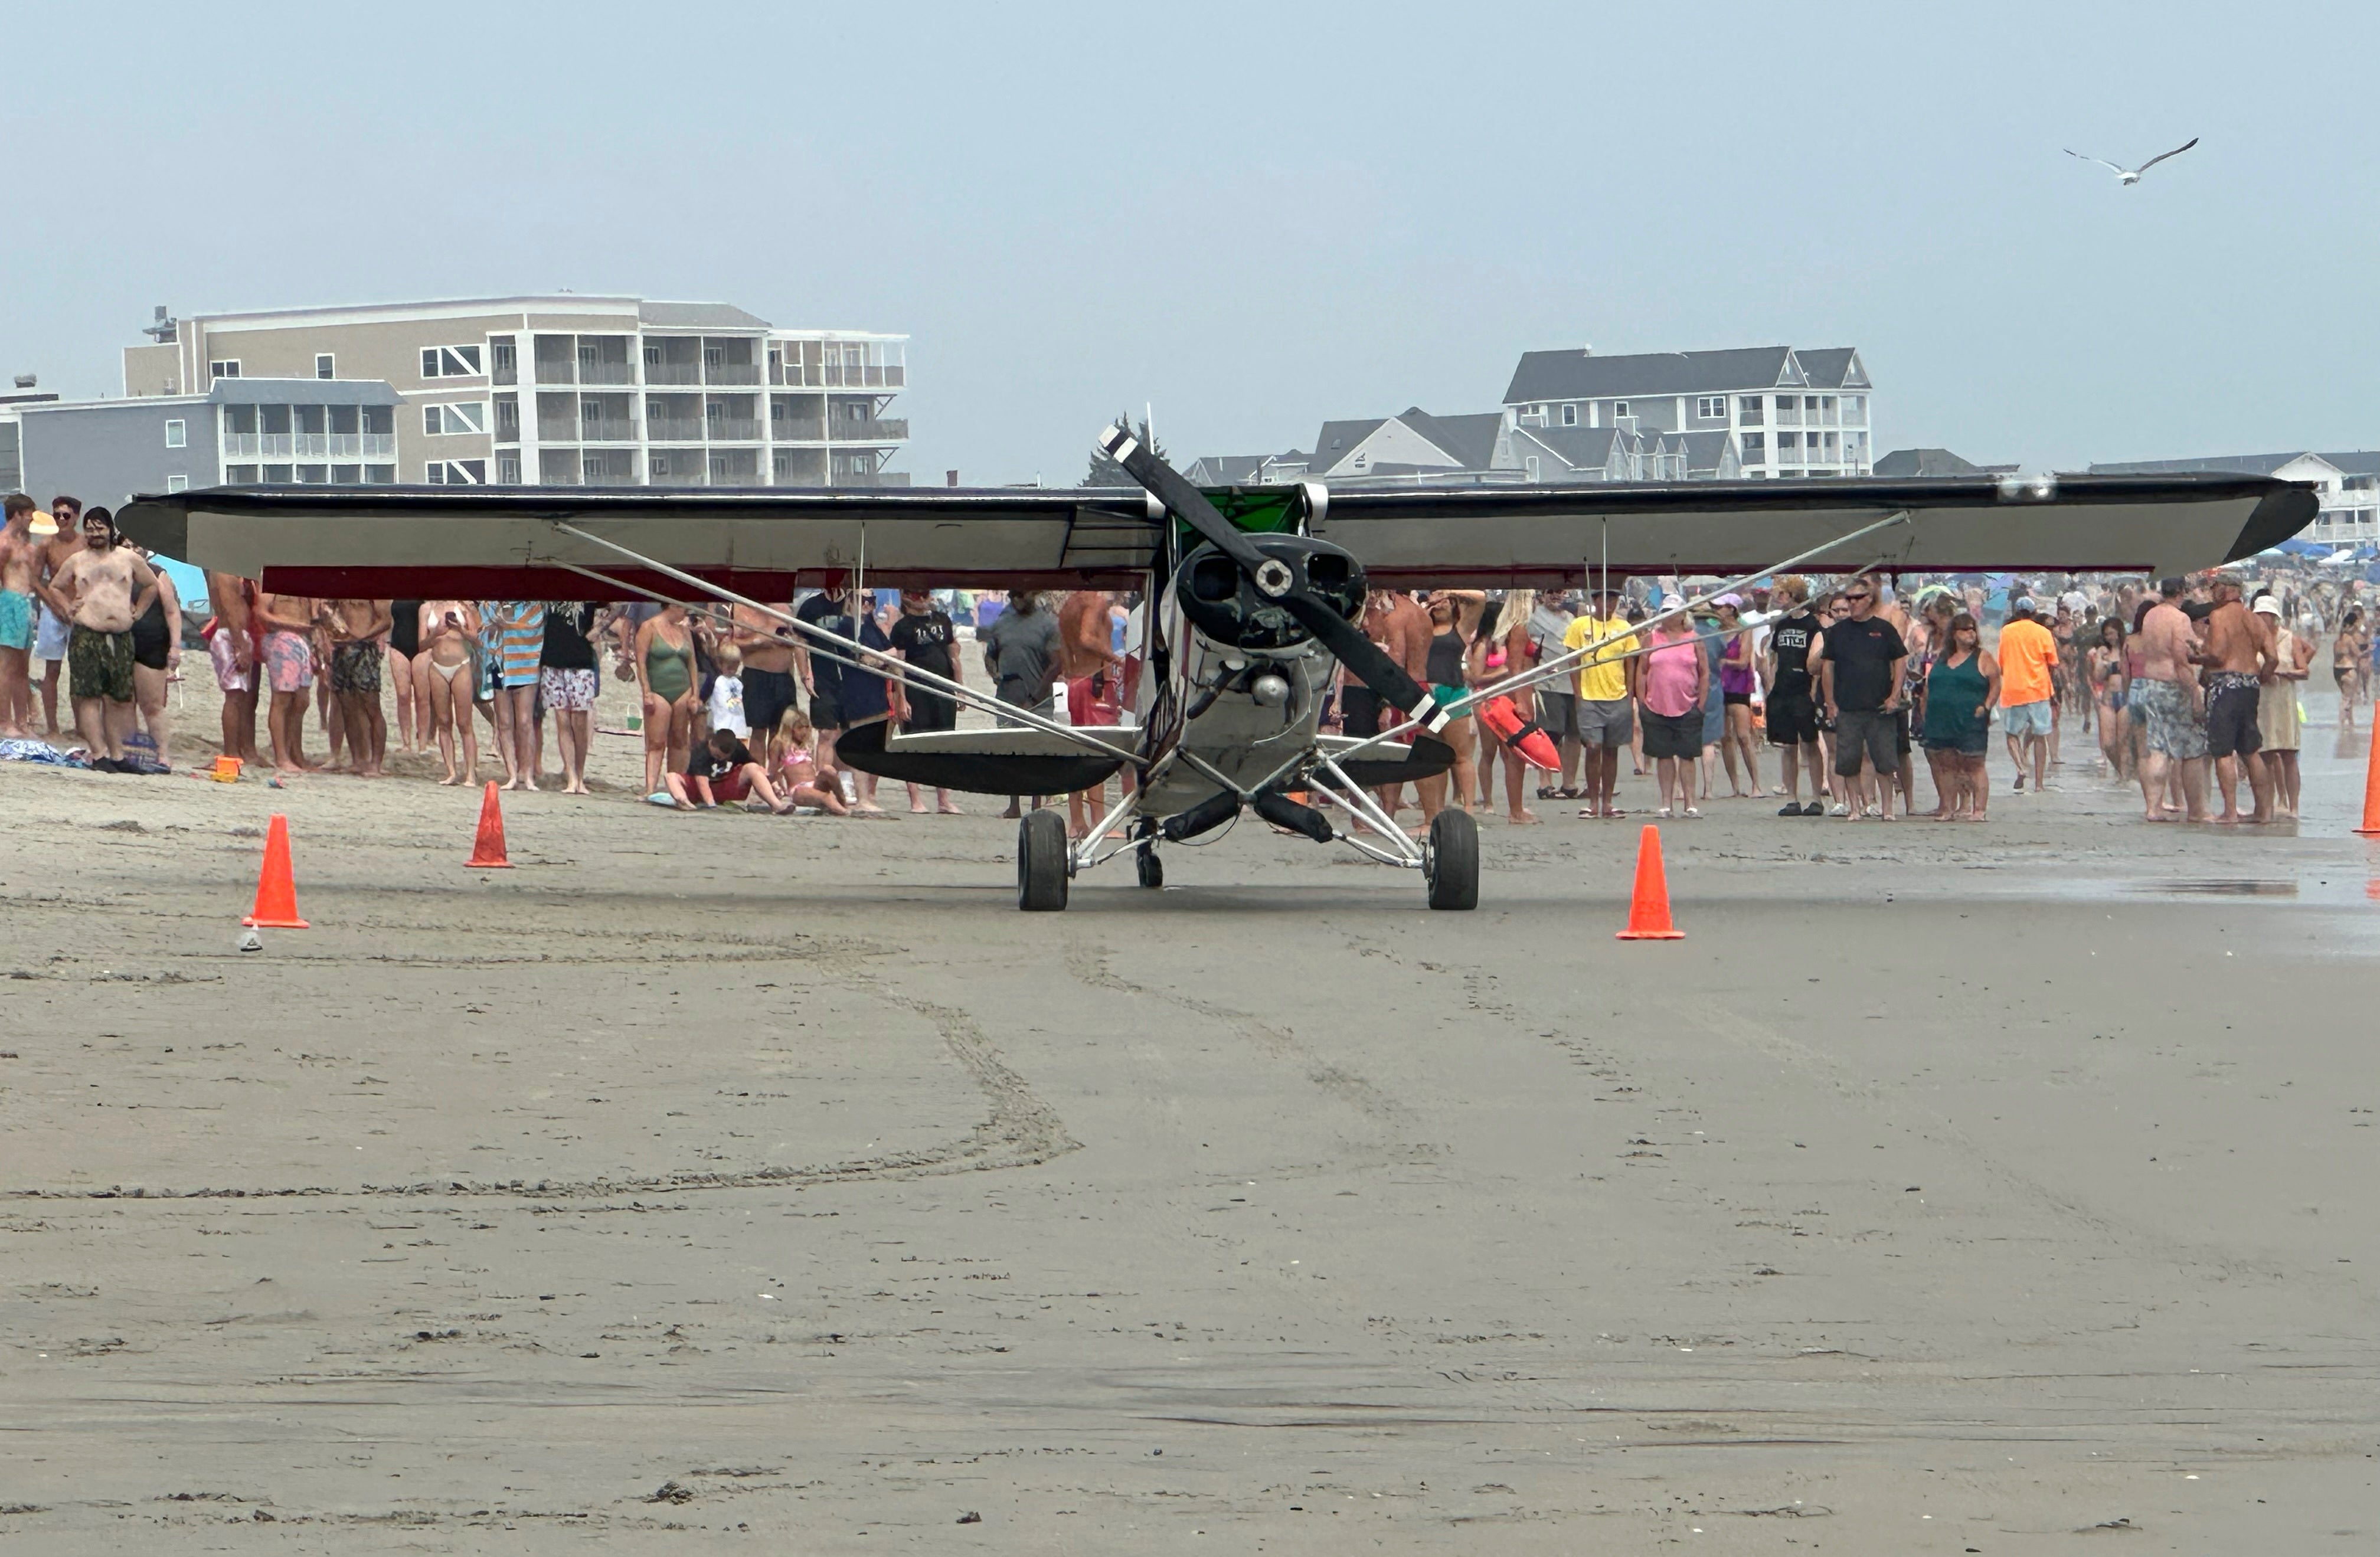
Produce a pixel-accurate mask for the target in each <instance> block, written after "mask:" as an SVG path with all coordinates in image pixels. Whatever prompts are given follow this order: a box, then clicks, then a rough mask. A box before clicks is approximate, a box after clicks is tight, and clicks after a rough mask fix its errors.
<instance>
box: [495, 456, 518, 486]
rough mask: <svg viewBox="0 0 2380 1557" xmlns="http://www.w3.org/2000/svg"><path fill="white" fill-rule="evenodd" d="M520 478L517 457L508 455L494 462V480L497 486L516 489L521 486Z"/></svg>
mask: <svg viewBox="0 0 2380 1557" xmlns="http://www.w3.org/2000/svg"><path fill="white" fill-rule="evenodd" d="M520 476H521V467H520V459H519V457H518V456H512V455H508V456H505V457H504V458H503V459H500V460H498V461H496V480H497V482H498V483H499V484H501V485H504V486H508V487H516V486H518V485H520V484H521V479H520Z"/></svg>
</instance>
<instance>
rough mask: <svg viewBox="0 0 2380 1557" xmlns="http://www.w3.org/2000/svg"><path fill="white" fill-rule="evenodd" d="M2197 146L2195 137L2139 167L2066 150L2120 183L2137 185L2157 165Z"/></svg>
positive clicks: (2157, 155) (2072, 149)
mask: <svg viewBox="0 0 2380 1557" xmlns="http://www.w3.org/2000/svg"><path fill="white" fill-rule="evenodd" d="M2197 144H2198V137H2196V136H2194V135H2193V136H2192V137H2191V138H2190V140H2189V141H2188V142H2187V143H2186V144H2184V145H2180V146H2176V147H2175V148H2174V149H2173V150H2172V151H2170V152H2159V153H2157V154H2156V155H2155V156H2154V157H2151V158H2150V159H2149V160H2148V161H2146V162H2144V163H2143V164H2141V165H2140V166H2138V167H2118V166H2117V165H2116V164H2114V163H2111V162H2109V161H2108V160H2107V158H2105V157H2083V153H2082V152H2078V151H2076V150H2074V148H2073V147H2071V146H2069V147H2068V148H2066V154H2067V155H2068V156H2070V157H2083V161H2084V162H2086V163H2097V164H2099V165H2100V166H2101V167H2104V168H2106V169H2107V170H2108V171H2109V172H2111V173H2113V174H2114V175H2115V176H2116V178H2117V180H2118V182H2119V183H2124V184H2137V183H2139V182H2140V181H2141V175H2142V174H2143V173H2146V172H2147V171H2148V170H2149V169H2151V168H2153V167H2155V166H2156V164H2159V163H2161V162H2163V161H2165V160H2166V158H2168V157H2178V156H2180V155H2181V154H2182V153H2183V152H2187V151H2189V150H2190V148H2191V147H2192V146H2195V145H2197Z"/></svg>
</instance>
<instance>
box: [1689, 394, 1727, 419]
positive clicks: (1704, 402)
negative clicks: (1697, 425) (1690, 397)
mask: <svg viewBox="0 0 2380 1557" xmlns="http://www.w3.org/2000/svg"><path fill="white" fill-rule="evenodd" d="M1694 415H1696V416H1698V417H1700V418H1702V419H1703V420H1705V421H1725V420H1727V396H1726V395H1698V396H1696V397H1695V400H1694Z"/></svg>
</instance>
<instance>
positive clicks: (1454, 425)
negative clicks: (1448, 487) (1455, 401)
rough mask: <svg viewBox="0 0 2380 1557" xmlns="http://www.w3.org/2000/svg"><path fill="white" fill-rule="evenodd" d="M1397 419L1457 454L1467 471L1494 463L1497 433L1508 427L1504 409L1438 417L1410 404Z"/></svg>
mask: <svg viewBox="0 0 2380 1557" xmlns="http://www.w3.org/2000/svg"><path fill="white" fill-rule="evenodd" d="M1397 420H1399V421H1402V422H1403V423H1404V424H1405V425H1406V426H1407V427H1410V428H1412V429H1413V430H1414V431H1415V432H1418V433H1420V434H1421V435H1422V436H1423V437H1425V438H1427V439H1428V440H1429V441H1430V442H1431V443H1433V444H1437V445H1438V446H1439V448H1441V449H1444V450H1445V451H1446V452H1447V453H1448V454H1450V455H1451V456H1454V458H1455V459H1456V460H1458V461H1460V462H1461V464H1462V466H1463V468H1464V469H1465V470H1485V469H1487V468H1488V466H1489V465H1490V464H1492V463H1493V462H1494V460H1495V458H1496V435H1497V433H1499V432H1502V431H1503V428H1504V413H1503V412H1501V411H1480V412H1478V413H1476V414H1475V415H1470V416H1451V417H1434V416H1432V415H1430V414H1429V413H1428V412H1427V411H1425V410H1423V409H1422V408H1421V407H1419V406H1408V407H1405V409H1404V412H1403V415H1401V416H1399V417H1398V418H1397Z"/></svg>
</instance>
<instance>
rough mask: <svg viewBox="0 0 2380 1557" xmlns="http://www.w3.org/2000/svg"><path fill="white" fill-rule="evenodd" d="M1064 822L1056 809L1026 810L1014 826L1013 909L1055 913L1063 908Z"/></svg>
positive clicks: (1064, 901)
mask: <svg viewBox="0 0 2380 1557" xmlns="http://www.w3.org/2000/svg"><path fill="white" fill-rule="evenodd" d="M1066 847H1067V845H1066V819H1065V818H1064V817H1063V816H1062V815H1061V814H1060V813H1059V812H1057V811H1055V810H1041V811H1027V812H1026V813H1025V820H1024V821H1020V822H1018V823H1017V824H1016V906H1018V907H1019V908H1022V909H1024V910H1025V911H1026V913H1028V914H1054V913H1056V912H1058V911H1059V910H1060V909H1062V908H1063V907H1065V906H1066Z"/></svg>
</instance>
